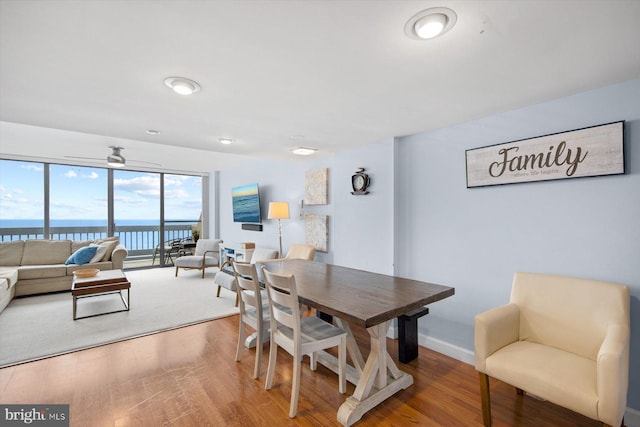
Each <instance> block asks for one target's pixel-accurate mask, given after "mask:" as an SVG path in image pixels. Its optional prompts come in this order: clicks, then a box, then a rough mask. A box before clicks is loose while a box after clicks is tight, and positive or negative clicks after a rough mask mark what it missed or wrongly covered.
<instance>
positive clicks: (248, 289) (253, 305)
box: [231, 261, 269, 378]
mask: <svg viewBox="0 0 640 427" xmlns="http://www.w3.org/2000/svg"><path fill="white" fill-rule="evenodd" d="M231 265H232V266H233V271H234V274H235V278H236V284H237V286H236V292H237V293H238V301H239V305H238V307H239V309H240V329H239V331H238V347H237V349H236V362H239V361H240V354H241V351H242V347H244V341H245V338H246V329H245V325H249V326H250V327H252V328H253V329H254V330H255V331H256V359H255V367H254V369H253V378H259V377H260V362H261V360H262V343H263V337H265V335H266V334H267V333H269V301H268V300H267V298H266V295H264V299H263V295H262V292H261V291H260V283H259V282H258V272H257V271H256V265H255V264H249V263H241V262H235V261H234V262H232V264H231Z"/></svg>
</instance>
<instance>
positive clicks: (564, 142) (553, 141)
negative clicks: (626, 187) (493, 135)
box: [466, 121, 624, 188]
mask: <svg viewBox="0 0 640 427" xmlns="http://www.w3.org/2000/svg"><path fill="white" fill-rule="evenodd" d="M623 141H624V121H620V122H615V123H608V124H604V125H599V126H593V127H588V128H584V129H576V130H572V131H569V132H562V133H556V134H552V135H545V136H540V137H536V138H530V139H523V140H520V141H514V142H507V143H504V144H498V145H492V146H489V147H482V148H474V149H472V150H466V159H467V188H472V187H484V186H487V185H499V184H514V183H519V182H531V181H548V180H553V179H567V178H578V177H585V176H600V175H617V174H623V173H624V150H623Z"/></svg>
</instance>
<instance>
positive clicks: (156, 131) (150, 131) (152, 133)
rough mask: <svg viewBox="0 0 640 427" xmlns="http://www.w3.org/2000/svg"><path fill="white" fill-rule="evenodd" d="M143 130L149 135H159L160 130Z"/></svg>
mask: <svg viewBox="0 0 640 427" xmlns="http://www.w3.org/2000/svg"><path fill="white" fill-rule="evenodd" d="M145 132H147V133H148V134H149V135H160V131H159V130H155V129H147V130H146V131H145Z"/></svg>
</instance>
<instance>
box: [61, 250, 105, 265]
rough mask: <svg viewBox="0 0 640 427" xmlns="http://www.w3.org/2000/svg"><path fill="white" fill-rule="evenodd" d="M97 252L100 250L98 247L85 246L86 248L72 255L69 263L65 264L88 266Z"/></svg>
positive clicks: (68, 260)
mask: <svg viewBox="0 0 640 427" xmlns="http://www.w3.org/2000/svg"><path fill="white" fill-rule="evenodd" d="M97 250H98V247H97V246H85V247H84V248H80V249H78V250H77V251H75V252H74V253H73V254H71V256H70V257H69V258H68V259H67V262H65V264H66V265H69V264H78V265H82V264H86V263H88V262H89V261H91V258H93V256H94V255H95V254H96V251H97Z"/></svg>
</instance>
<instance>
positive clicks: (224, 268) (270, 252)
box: [213, 248, 278, 307]
mask: <svg viewBox="0 0 640 427" xmlns="http://www.w3.org/2000/svg"><path fill="white" fill-rule="evenodd" d="M277 257H278V251H277V250H275V249H269V248H255V249H254V251H253V253H252V254H251V259H250V260H249V264H256V263H259V262H261V261H269V260H272V259H274V258H277ZM231 261H232V260H229V261H225V262H224V263H223V264H222V265H221V266H220V272H219V273H218V274H216V277H214V279H213V283H214V284H216V285H218V291H217V292H216V297H218V298H219V297H220V290H221V289H222V288H225V289H228V290H230V291H231V292H236V290H237V283H236V278H235V274H234V271H233V267H232V265H231ZM258 276H259V277H260V276H261V274H260V272H258ZM237 306H238V294H237V293H236V307H237Z"/></svg>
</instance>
